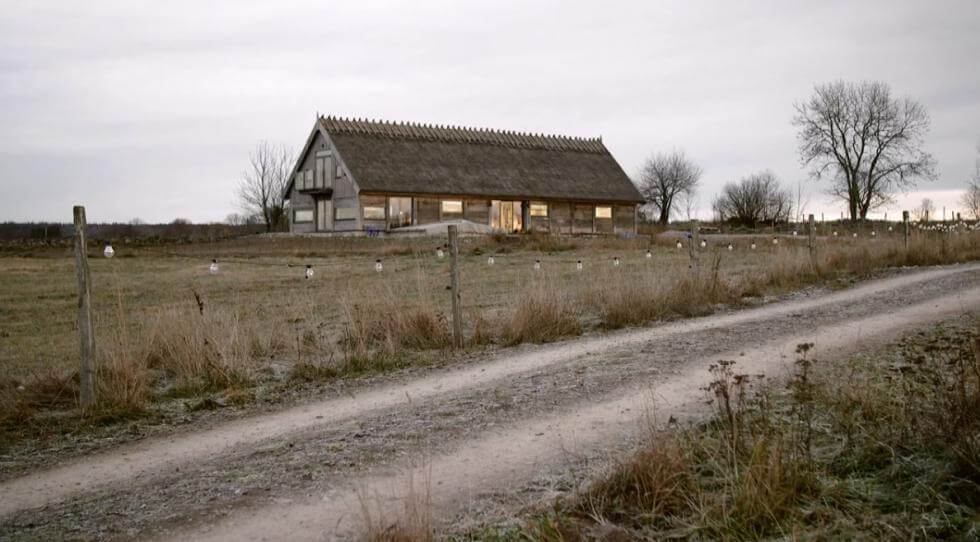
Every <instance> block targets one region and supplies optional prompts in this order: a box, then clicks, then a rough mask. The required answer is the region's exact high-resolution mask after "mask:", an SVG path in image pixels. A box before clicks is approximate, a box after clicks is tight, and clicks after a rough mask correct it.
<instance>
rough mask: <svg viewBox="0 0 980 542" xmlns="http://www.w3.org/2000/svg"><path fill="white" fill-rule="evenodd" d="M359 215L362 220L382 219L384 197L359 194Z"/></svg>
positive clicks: (383, 217) (383, 216)
mask: <svg viewBox="0 0 980 542" xmlns="http://www.w3.org/2000/svg"><path fill="white" fill-rule="evenodd" d="M361 216H362V217H363V218H364V220H384V219H385V197H384V196H361Z"/></svg>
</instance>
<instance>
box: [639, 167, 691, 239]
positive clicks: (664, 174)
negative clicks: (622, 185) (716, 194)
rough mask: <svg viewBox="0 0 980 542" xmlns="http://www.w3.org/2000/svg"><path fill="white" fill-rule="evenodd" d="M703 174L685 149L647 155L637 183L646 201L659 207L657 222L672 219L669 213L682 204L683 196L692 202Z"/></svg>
mask: <svg viewBox="0 0 980 542" xmlns="http://www.w3.org/2000/svg"><path fill="white" fill-rule="evenodd" d="M701 173H702V171H701V168H700V167H698V165H697V164H695V163H694V162H693V161H691V160H690V159H688V158H687V157H686V156H685V155H684V153H683V152H682V151H674V152H671V153H669V154H665V153H657V154H655V155H653V156H650V157H649V158H647V160H646V162H644V164H643V167H642V168H640V179H639V183H638V184H639V188H640V193H641V194H643V197H644V198H646V200H647V203H648V204H649V205H650V206H652V207H653V208H654V209H656V211H657V214H658V215H659V217H658V222H660V223H661V224H667V222H669V221H670V213H671V212H672V211H674V210H675V209H676V208H677V207H678V206H679V204H680V202H681V201H680V200H681V198H686V199H687V200H688V201H690V198H691V197H692V196H693V195H694V193H695V192H697V189H698V182H699V181H700V179H701Z"/></svg>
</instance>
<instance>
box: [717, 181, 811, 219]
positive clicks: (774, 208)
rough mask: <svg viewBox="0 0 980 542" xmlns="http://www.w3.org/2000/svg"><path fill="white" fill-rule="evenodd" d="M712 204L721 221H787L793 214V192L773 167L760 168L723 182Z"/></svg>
mask: <svg viewBox="0 0 980 542" xmlns="http://www.w3.org/2000/svg"><path fill="white" fill-rule="evenodd" d="M712 208H713V209H714V211H715V214H716V215H717V216H718V219H719V220H721V221H722V222H735V223H739V224H744V225H746V226H752V227H755V226H756V225H757V224H759V223H760V222H761V223H766V222H786V221H788V220H789V219H790V217H791V216H792V211H793V194H792V192H790V190H789V189H787V188H783V187H782V186H781V185H780V183H779V179H778V178H777V177H776V175H775V174H774V173H773V172H772V171H769V170H766V171H760V172H759V173H753V174H752V175H749V176H748V177H743V178H742V179H740V180H739V181H738V182H735V183H728V184H726V185H725V186H724V187H723V188H722V189H721V194H719V195H718V197H717V198H715V201H714V203H713V204H712Z"/></svg>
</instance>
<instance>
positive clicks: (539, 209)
mask: <svg viewBox="0 0 980 542" xmlns="http://www.w3.org/2000/svg"><path fill="white" fill-rule="evenodd" d="M531 216H548V204H547V203H532V204H531Z"/></svg>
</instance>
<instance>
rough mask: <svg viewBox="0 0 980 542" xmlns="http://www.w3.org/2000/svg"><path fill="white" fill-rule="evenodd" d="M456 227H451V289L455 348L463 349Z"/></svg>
mask: <svg viewBox="0 0 980 542" xmlns="http://www.w3.org/2000/svg"><path fill="white" fill-rule="evenodd" d="M457 235H458V233H457V231H456V226H449V275H450V277H449V281H450V282H449V289H450V290H452V296H453V346H454V347H455V348H462V347H463V321H462V319H461V318H460V316H459V242H458V241H457Z"/></svg>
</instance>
